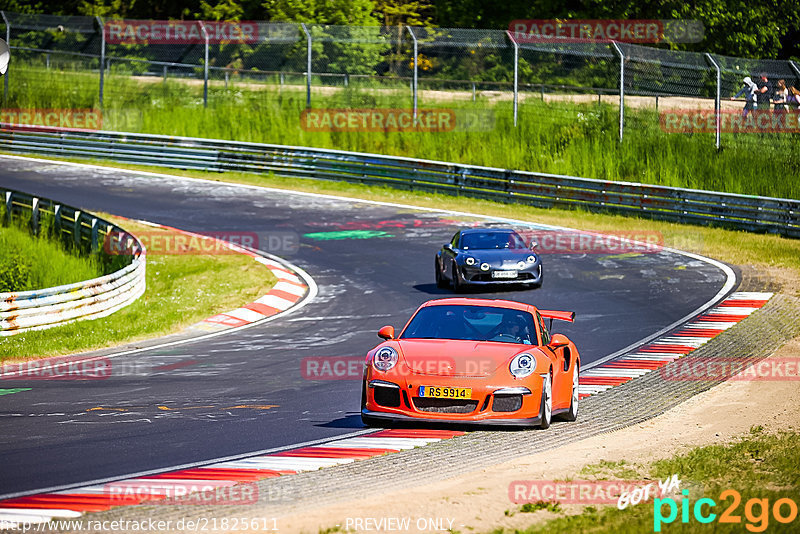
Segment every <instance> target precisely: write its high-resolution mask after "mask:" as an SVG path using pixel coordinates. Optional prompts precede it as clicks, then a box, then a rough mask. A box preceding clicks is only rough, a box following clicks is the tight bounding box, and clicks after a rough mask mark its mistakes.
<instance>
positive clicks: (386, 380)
mask: <svg viewBox="0 0 800 534" xmlns="http://www.w3.org/2000/svg"><path fill="white" fill-rule="evenodd" d="M574 317H575V314H574V313H573V312H563V311H547V310H539V309H537V308H536V307H535V306H531V305H529V304H523V303H520V302H513V301H509V300H487V299H469V298H448V299H440V300H431V301H428V302H426V303H424V304H423V305H422V306H420V307H419V308H418V309H417V311H416V312H415V313H414V315H413V316H412V317H411V319H410V320H409V321H408V323H407V324H406V326H405V328H403V331H402V332H400V334H399V335H397V336H395V332H394V328H393V327H391V326H385V327H383V328H381V330H380V331H379V332H378V336H379V337H381V338H382V339H384V340H385V341H384V342H383V343H381V344H380V345H378V346H377V347H375V348H374V349H372V350H371V351H370V352H369V353H368V354H367V358H366V362H365V366H364V379H363V382H362V391H361V419H362V421H363V422H364V423H365V424H366V425H369V426H380V425H384V424H386V423H390V422H399V421H425V422H432V423H442V422H451V423H465V424H473V423H481V424H492V425H514V426H539V427H541V428H547V427H549V426H550V422H551V420H552V418H553V417H560V418H562V419H564V420H567V421H574V420H575V419H576V418H577V415H578V373H579V369H580V356H579V354H578V349H577V348H576V347H575V344H574V343H572V341H570V340H569V339H567V337H566V336H564V335H562V334H555V335H553V336H551V335H550V333H549V331H548V327H547V325H546V324H545V319H550V320H551V321H550V323H552V319H558V320H563V321H572V320H574Z"/></svg>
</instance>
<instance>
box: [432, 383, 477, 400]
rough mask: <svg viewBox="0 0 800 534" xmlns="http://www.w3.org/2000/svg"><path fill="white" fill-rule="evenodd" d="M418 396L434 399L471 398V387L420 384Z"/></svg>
mask: <svg viewBox="0 0 800 534" xmlns="http://www.w3.org/2000/svg"><path fill="white" fill-rule="evenodd" d="M419 396H420V397H430V398H434V399H471V398H472V388H449V387H442V386H420V387H419Z"/></svg>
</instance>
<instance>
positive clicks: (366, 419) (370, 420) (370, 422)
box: [361, 380, 381, 427]
mask: <svg viewBox="0 0 800 534" xmlns="http://www.w3.org/2000/svg"><path fill="white" fill-rule="evenodd" d="M365 384H366V382H364V381H363V380H362V381H361V422H362V423H364V425H366V426H373V427H375V426H377V427H380V426H381V423H380V421H378V420H377V419H375V418H374V417H370V416H369V415H364V409H366V407H367V390H366V389H365V387H366V385H365Z"/></svg>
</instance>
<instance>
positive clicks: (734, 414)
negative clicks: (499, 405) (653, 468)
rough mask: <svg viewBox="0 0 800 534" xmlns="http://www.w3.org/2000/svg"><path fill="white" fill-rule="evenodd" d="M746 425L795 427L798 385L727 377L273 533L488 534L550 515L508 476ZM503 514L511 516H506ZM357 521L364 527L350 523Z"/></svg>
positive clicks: (788, 350) (631, 458)
mask: <svg viewBox="0 0 800 534" xmlns="http://www.w3.org/2000/svg"><path fill="white" fill-rule="evenodd" d="M776 357H800V338H796V339H794V340H793V341H792V342H790V343H788V344H787V345H785V346H784V347H782V348H781V349H780V350H779V351H777V352H776V353H775V354H773V356H772V358H776ZM754 425H763V426H764V427H765V429H766V430H767V431H778V430H785V429H789V428H794V429H795V430H796V429H798V428H800V388H798V383H797V382H796V381H794V382H793V381H770V382H764V381H759V382H745V381H729V382H726V383H724V384H722V385H720V386H718V387H715V388H713V389H711V390H709V391H707V392H705V393H702V394H700V395H697V396H696V397H693V398H692V399H690V400H689V401H687V402H685V403H684V404H681V405H680V406H678V407H677V408H674V409H672V410H670V411H669V412H667V413H665V414H663V415H661V416H659V417H656V418H655V419H651V420H649V421H647V422H645V423H642V424H639V425H636V426H634V427H630V428H628V429H625V430H621V431H618V432H614V433H610V434H606V435H601V436H597V437H594V438H589V439H586V440H583V441H580V442H577V443H574V444H570V445H567V446H565V447H562V448H560V449H556V450H553V451H548V452H545V453H540V454H534V455H531V456H529V457H526V458H522V459H519V460H516V461H513V462H509V463H506V464H501V465H497V466H495V467H493V468H491V469H483V470H480V471H476V472H473V473H469V474H467V475H464V476H459V477H455V478H451V479H449V480H445V481H441V482H436V483H432V484H430V485H427V486H423V487H419V488H415V489H414V490H413V491H404V492H395V493H393V492H391V491H389V490H390V489H389V488H387V492H386V493H385V494H382V495H370V496H363V497H358V498H355V499H353V500H352V501H351V502H348V503H344V504H339V505H336V506H331V507H326V508H320V509H318V510H316V511H315V512H313V513H311V514H304V515H303V516H289V517H283V518H280V519H278V526H279V528H280V531H281V532H308V533H317V532H319V531H320V529H321V530H323V531H324V530H326V529H329V528H334V527H336V526H337V525H338V526H339V529H340V530H341V531H350V532H355V531H358V532H385V531H393V532H435V531H437V528H439V527H441V528H443V529H445V530H446V529H447V528H452V529H453V530H458V531H461V532H489V531H492V530H493V529H495V528H498V527H505V528H508V529H512V530H513V529H514V528H523V527H526V526H529V525H531V524H532V523H533V522H535V521H544V520H546V519H547V518H549V517H554V514H552V513H550V512H537V513H536V514H526V513H519V512H517V509H518V506H517V505H515V504H514V503H512V502H511V501H510V499H509V495H508V488H509V485H510V483H511V482H512V481H515V480H565V479H570V478H572V479H585V478H586V475H578V473H579V471H580V470H581V468H582V467H583V466H585V465H588V464H595V463H597V462H599V461H601V460H608V461H619V460H626V461H627V462H633V463H638V464H642V463H645V462H649V461H651V460H655V459H658V458H665V457H669V456H671V455H673V454H675V453H678V452H681V451H686V450H688V449H690V448H692V447H697V446H701V445H709V444H714V443H722V442H727V441H731V440H734V439H736V437H737V436H740V435H742V434H745V433H747V432H748V431H749V430H750V428H751V427H753V426H754ZM565 510H566V511H567V512H568V513H569V512H574V513H577V512H578V511H579V510H580V508H579V507H578V505H568V506H566V507H565ZM506 511H509V514H513V515H506ZM515 512H516V513H515ZM389 518H400V519H407V520H409V521H410V526H411V528H410V529H408V530H406V529H402V530H399V529H394V530H389V529H375V528H373V527H375V525H376V523H375V522H380V521H381V520H384V521H386V520H388V519H389ZM358 520H361V525H362V526H363V527H364V528H361V529H356V528H354V527H355V526H356V525H357V523H356V521H358ZM367 520H370V522H369V523H367ZM417 522H419V524H418V525H417ZM383 525H390V523H386V522H384V523H383ZM391 525H392V526H394V525H395V524H393V523H392V524H391ZM417 526H420V527H424V528H417ZM348 527H350V528H349V529H348ZM367 527H369V528H367Z"/></svg>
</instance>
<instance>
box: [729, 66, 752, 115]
mask: <svg viewBox="0 0 800 534" xmlns="http://www.w3.org/2000/svg"><path fill="white" fill-rule="evenodd" d="M743 81H744V87H742V89H741V90H740V91H739V92H738V93H736V94H735V95H733V96H732V97H731V100H736V99H737V98H739V97H740V96H742V95H744V97H745V103H744V110H743V111H742V117H747V114H748V113H750V112H751V111H753V110H754V109H756V107H757V104H756V91H758V86H757V85H756V84H755V82H753V80H751V79H750V76H745V78H744V80H743Z"/></svg>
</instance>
